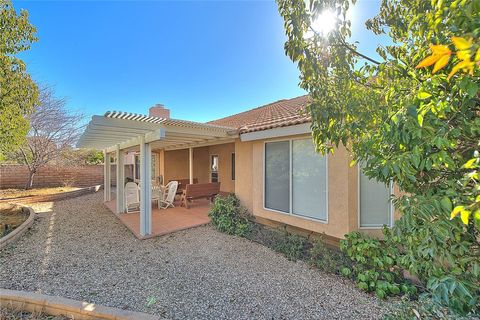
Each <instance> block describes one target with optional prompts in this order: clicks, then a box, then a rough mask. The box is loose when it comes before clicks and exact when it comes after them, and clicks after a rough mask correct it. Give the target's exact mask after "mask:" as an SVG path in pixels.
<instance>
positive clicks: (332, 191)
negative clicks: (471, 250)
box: [78, 96, 395, 239]
mask: <svg viewBox="0 0 480 320" xmlns="http://www.w3.org/2000/svg"><path fill="white" fill-rule="evenodd" d="M307 103H308V96H300V97H296V98H293V99H287V100H279V101H276V102H273V103H270V104H267V105H264V106H261V107H257V108H255V109H252V110H249V111H245V112H242V113H239V114H235V115H232V116H229V117H226V118H222V119H218V120H213V121H210V122H207V123H198V122H191V121H184V120H177V119H172V118H170V111H169V110H168V109H166V108H164V107H163V106H162V105H155V106H153V107H151V108H150V110H149V115H148V116H147V115H139V114H133V113H126V112H116V111H112V112H107V113H105V115H103V116H93V117H92V120H91V121H90V123H89V124H88V126H87V127H86V129H85V132H84V133H83V135H82V137H81V138H80V140H79V143H78V147H84V148H96V149H103V150H104V152H105V155H106V156H107V158H110V157H111V156H113V157H114V158H115V159H117V162H118V164H119V165H118V166H117V176H116V179H117V188H116V199H117V200H116V201H117V203H116V208H117V209H116V210H117V211H118V212H124V210H125V208H124V204H123V185H124V184H123V183H120V181H124V179H125V173H124V170H119V168H120V167H122V165H123V164H124V163H125V161H126V159H128V157H129V156H130V157H131V155H132V152H133V153H134V154H135V156H134V160H127V161H130V162H132V161H133V163H134V165H135V170H133V171H134V175H135V177H136V178H138V179H139V181H140V189H141V191H140V195H141V199H140V233H141V234H142V235H148V234H149V233H150V232H151V221H152V219H151V215H152V213H151V206H150V205H147V204H150V203H151V192H150V190H151V187H150V184H151V180H152V178H153V177H156V176H162V177H163V180H164V181H165V182H168V181H171V180H176V179H189V181H190V183H193V181H194V180H195V181H198V183H209V182H217V181H218V182H220V183H221V191H223V192H232V193H235V194H236V196H237V197H238V198H239V199H240V200H241V203H242V204H243V205H244V206H245V207H246V208H247V209H248V210H249V211H250V212H251V213H252V214H253V215H254V216H255V218H256V219H257V221H259V222H261V223H265V224H270V225H287V226H291V227H294V228H298V229H301V230H305V231H308V232H313V233H319V234H325V235H327V236H330V237H333V238H336V239H340V238H343V236H344V235H345V234H346V233H348V232H351V231H354V230H362V231H364V232H367V233H371V234H373V235H375V234H379V229H381V228H382V226H383V225H387V226H391V225H392V224H393V221H394V214H395V211H394V209H393V206H392V203H391V200H390V196H391V194H392V193H393V190H392V186H385V185H384V184H381V183H378V182H375V181H372V180H369V179H368V178H367V177H366V176H364V175H363V174H362V173H361V170H359V168H358V167H357V166H353V167H351V166H350V162H351V156H350V154H349V152H348V151H347V150H346V149H345V147H343V146H341V147H339V148H338V149H336V150H335V152H334V153H333V154H328V155H327V156H322V155H320V154H318V153H316V152H315V147H314V144H313V141H312V137H311V131H310V124H311V123H310V122H311V120H310V117H309V114H308V112H305V108H306V106H307ZM109 167H110V161H105V201H109V200H110V197H111V192H110V183H107V182H108V181H110V168H109Z"/></svg>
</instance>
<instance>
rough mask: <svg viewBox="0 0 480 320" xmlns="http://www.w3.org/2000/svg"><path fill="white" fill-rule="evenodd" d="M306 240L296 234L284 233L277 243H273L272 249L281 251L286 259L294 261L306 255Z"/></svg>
mask: <svg viewBox="0 0 480 320" xmlns="http://www.w3.org/2000/svg"><path fill="white" fill-rule="evenodd" d="M308 245H309V243H308V240H307V239H306V238H304V237H301V236H299V235H296V234H291V233H285V236H284V237H281V238H280V239H279V241H277V243H275V244H274V246H273V249H274V250H275V251H278V252H280V253H283V254H284V255H285V257H287V259H288V260H292V261H296V260H299V259H302V258H305V257H306V256H307V253H308V251H307V246H308Z"/></svg>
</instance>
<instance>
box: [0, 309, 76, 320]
mask: <svg viewBox="0 0 480 320" xmlns="http://www.w3.org/2000/svg"><path fill="white" fill-rule="evenodd" d="M0 319H2V320H67V319H70V318H67V317H64V316H51V315H48V314H45V313H30V312H26V311H21V310H10V309H7V308H0Z"/></svg>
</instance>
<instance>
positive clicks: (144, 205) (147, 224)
mask: <svg viewBox="0 0 480 320" xmlns="http://www.w3.org/2000/svg"><path fill="white" fill-rule="evenodd" d="M151 233H152V149H151V147H150V144H148V143H145V137H144V136H141V137H140V235H141V236H147V235H149V234H151Z"/></svg>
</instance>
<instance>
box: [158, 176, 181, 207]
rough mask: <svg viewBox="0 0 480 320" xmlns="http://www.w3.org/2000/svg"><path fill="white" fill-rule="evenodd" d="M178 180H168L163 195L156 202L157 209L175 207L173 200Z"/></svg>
mask: <svg viewBox="0 0 480 320" xmlns="http://www.w3.org/2000/svg"><path fill="white" fill-rule="evenodd" d="M177 188H178V181H170V182H169V183H168V184H167V185H166V186H165V191H164V196H163V197H162V199H161V200H160V202H159V203H158V208H159V209H167V208H170V207H172V208H175V206H174V205H173V202H174V201H175V195H176V194H177Z"/></svg>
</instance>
